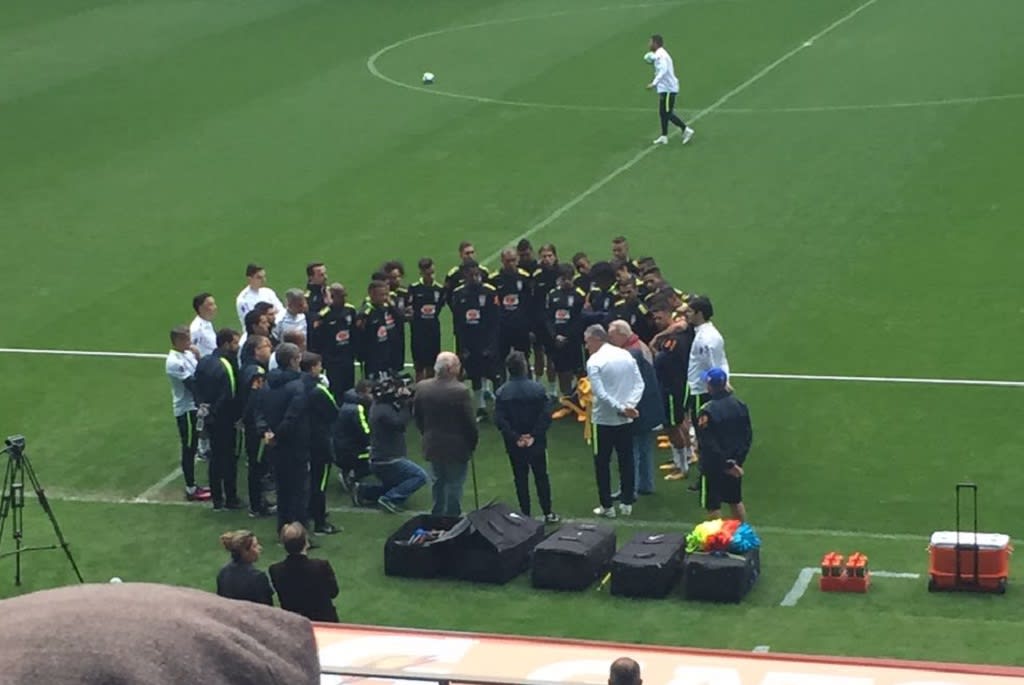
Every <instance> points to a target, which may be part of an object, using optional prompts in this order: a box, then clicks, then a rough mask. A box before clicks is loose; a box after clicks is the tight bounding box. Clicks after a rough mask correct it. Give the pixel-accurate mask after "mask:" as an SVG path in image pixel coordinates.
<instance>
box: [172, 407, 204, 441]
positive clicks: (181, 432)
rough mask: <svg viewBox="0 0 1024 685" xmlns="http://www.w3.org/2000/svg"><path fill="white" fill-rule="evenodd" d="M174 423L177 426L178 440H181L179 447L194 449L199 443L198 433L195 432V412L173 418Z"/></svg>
mask: <svg viewBox="0 0 1024 685" xmlns="http://www.w3.org/2000/svg"><path fill="white" fill-rule="evenodd" d="M174 421H175V422H176V423H177V424H178V439H179V440H181V446H182V447H185V448H188V449H192V450H194V449H196V446H197V445H198V443H199V433H198V432H196V413H195V411H190V412H185V413H184V414H182V415H181V416H175V417H174Z"/></svg>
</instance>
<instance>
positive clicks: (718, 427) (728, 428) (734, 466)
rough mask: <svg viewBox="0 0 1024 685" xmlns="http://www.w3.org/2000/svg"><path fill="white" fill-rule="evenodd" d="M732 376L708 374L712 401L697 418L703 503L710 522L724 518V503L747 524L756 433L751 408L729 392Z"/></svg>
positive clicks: (720, 371)
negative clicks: (747, 477) (748, 468)
mask: <svg viewBox="0 0 1024 685" xmlns="http://www.w3.org/2000/svg"><path fill="white" fill-rule="evenodd" d="M728 380H729V377H728V374H726V372H725V370H724V369H720V368H718V367H715V368H713V369H709V370H707V371H705V372H704V382H706V383H707V384H708V390H709V391H710V393H711V400H710V401H708V402H706V403H705V404H704V406H703V407H701V410H700V413H699V414H698V415H697V441H698V443H699V444H700V468H701V471H702V474H703V475H702V478H701V504H702V505H703V506H704V508H705V509H706V510H707V512H708V518H709V519H717V518H721V514H720V512H719V510H720V509H721V508H722V502H725V503H726V504H728V505H729V509H730V510H732V517H733V518H735V519H739V520H740V521H745V520H746V518H747V510H746V508H745V507H744V506H743V492H742V484H743V464H744V462H745V461H746V460H747V454H748V453H749V452H750V445H751V443H752V442H753V439H754V434H753V430H752V429H751V427H750V412H749V411H748V410H747V405H745V404H744V403H743V402H740V401H739V400H738V399H736V396H735V395H733V394H732V392H730V391H729V390H727V386H728Z"/></svg>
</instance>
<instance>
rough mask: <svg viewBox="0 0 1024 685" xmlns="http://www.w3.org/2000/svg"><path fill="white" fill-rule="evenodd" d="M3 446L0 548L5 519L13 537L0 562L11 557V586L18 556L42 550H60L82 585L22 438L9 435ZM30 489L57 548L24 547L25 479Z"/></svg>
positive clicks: (18, 581) (17, 580) (18, 565)
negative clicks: (48, 522) (12, 548)
mask: <svg viewBox="0 0 1024 685" xmlns="http://www.w3.org/2000/svg"><path fill="white" fill-rule="evenodd" d="M4 444H5V445H6V447H4V449H3V450H0V454H6V455H7V468H6V469H5V470H4V482H3V491H0V545H2V544H3V539H4V528H5V527H6V525H7V518H8V516H10V518H11V530H12V533H11V534H12V537H14V551H11V552H4V553H2V554H0V559H3V558H5V557H9V556H11V555H14V584H15V585H21V555H22V553H24V552H35V551H37V550H43V549H58V548H60V549H63V550H64V554H65V555H66V556H67V558H68V561H69V562H71V569H72V570H73V571H74V572H75V576H76V577H77V578H78V582H79V583H84V582H85V581H84V580H83V579H82V573H81V572H80V571H79V570H78V564H76V563H75V559H74V557H72V556H71V549H70V548H69V547H68V541H67V540H65V539H64V533H62V532H61V530H60V525H59V524H58V523H57V517H56V516H54V514H53V509H52V508H51V507H50V501H49V500H48V499H46V492H45V491H44V490H43V486H42V485H40V484H39V478H37V477H36V472H35V469H33V468H32V462H30V461H29V459H28V455H27V454H25V438H24V437H23V436H21V435H12V436H11V437H9V438H7V440H6V441H4ZM26 476H27V477H28V482H29V484H30V485H31V486H32V490H33V491H34V492H35V494H36V499H37V500H39V505H40V506H41V507H42V508H43V511H44V512H45V513H46V516H47V517H48V518H49V519H50V523H51V524H52V525H53V532H54V533H55V534H56V535H57V541H58V543H59V544H57V545H44V546H39V547H24V546H23V545H24V528H23V525H24V511H25V477H26Z"/></svg>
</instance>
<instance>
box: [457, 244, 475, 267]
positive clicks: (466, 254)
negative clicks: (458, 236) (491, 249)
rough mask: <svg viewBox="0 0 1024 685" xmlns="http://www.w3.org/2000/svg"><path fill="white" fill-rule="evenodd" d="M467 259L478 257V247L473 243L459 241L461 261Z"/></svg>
mask: <svg viewBox="0 0 1024 685" xmlns="http://www.w3.org/2000/svg"><path fill="white" fill-rule="evenodd" d="M467 259H476V248H475V247H474V246H473V243H471V242H469V241H468V240H463V241H462V242H461V243H459V261H460V262H465V261H466V260H467Z"/></svg>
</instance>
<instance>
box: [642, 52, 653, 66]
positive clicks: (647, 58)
mask: <svg viewBox="0 0 1024 685" xmlns="http://www.w3.org/2000/svg"><path fill="white" fill-rule="evenodd" d="M644 61H645V62H647V63H648V64H654V53H653V52H648V53H645V54H644Z"/></svg>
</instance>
